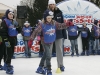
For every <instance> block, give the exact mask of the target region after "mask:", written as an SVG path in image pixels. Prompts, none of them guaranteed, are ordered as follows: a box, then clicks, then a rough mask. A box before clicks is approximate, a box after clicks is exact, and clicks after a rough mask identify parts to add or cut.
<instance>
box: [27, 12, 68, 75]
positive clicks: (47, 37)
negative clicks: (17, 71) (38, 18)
mask: <svg viewBox="0 0 100 75" xmlns="http://www.w3.org/2000/svg"><path fill="white" fill-rule="evenodd" d="M43 17H44V21H43V23H41V24H40V25H38V27H37V28H36V29H35V30H34V31H33V33H32V35H31V37H30V40H29V42H28V45H29V46H30V47H31V46H32V41H33V40H34V38H35V37H36V36H37V35H38V33H41V31H42V33H43V43H42V45H43V48H44V55H43V57H42V58H41V61H40V64H39V67H38V69H37V71H36V73H40V74H45V73H47V75H52V72H51V55H52V54H51V50H50V49H52V46H53V42H54V41H55V39H56V33H55V29H59V30H60V29H65V28H67V25H68V23H58V22H56V21H54V20H52V18H53V12H52V11H50V10H46V11H45V12H44V15H43ZM45 60H46V68H47V71H45V69H44V62H45Z"/></svg>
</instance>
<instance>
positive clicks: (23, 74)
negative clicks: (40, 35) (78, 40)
mask: <svg viewBox="0 0 100 75" xmlns="http://www.w3.org/2000/svg"><path fill="white" fill-rule="evenodd" d="M39 61H40V58H16V59H13V60H12V64H13V66H14V71H15V72H14V74H13V75H40V74H36V73H35V71H36V69H37V67H38V64H39ZM2 64H3V62H2ZM64 65H65V67H66V69H65V72H62V73H60V74H57V73H56V69H57V61H56V57H53V58H52V72H53V75H100V56H99V55H96V56H80V57H76V56H74V57H71V56H65V57H64ZM0 75H6V73H5V71H0Z"/></svg>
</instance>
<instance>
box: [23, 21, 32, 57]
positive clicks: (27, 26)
mask: <svg viewBox="0 0 100 75" xmlns="http://www.w3.org/2000/svg"><path fill="white" fill-rule="evenodd" d="M31 33H32V28H31V27H30V23H28V21H26V22H25V23H24V27H23V28H22V35H23V40H24V43H25V56H26V57H28V58H30V57H31V50H30V48H29V47H28V40H29V37H30V35H31Z"/></svg>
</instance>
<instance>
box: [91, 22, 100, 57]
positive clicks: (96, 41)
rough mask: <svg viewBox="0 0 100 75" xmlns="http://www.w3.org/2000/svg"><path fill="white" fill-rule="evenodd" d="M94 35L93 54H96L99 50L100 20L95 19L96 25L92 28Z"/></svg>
mask: <svg viewBox="0 0 100 75" xmlns="http://www.w3.org/2000/svg"><path fill="white" fill-rule="evenodd" d="M91 32H92V36H93V37H94V46H93V50H92V54H94V55H96V54H97V53H98V50H99V38H100V27H99V22H98V20H94V25H93V26H92V28H91Z"/></svg>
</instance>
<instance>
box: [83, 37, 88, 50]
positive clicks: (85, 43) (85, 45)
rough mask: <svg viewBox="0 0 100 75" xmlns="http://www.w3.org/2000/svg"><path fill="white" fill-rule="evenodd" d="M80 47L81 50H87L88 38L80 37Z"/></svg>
mask: <svg viewBox="0 0 100 75" xmlns="http://www.w3.org/2000/svg"><path fill="white" fill-rule="evenodd" d="M82 48H83V52H85V51H86V50H89V40H88V39H87V38H82Z"/></svg>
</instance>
